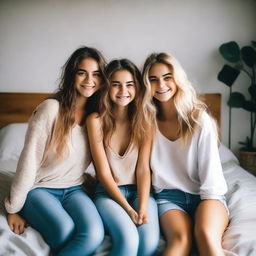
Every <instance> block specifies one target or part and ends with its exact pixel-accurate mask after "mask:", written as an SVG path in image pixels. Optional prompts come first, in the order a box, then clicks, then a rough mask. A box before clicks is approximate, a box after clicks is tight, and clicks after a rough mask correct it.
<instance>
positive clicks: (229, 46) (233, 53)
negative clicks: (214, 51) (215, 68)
mask: <svg viewBox="0 0 256 256" xmlns="http://www.w3.org/2000/svg"><path fill="white" fill-rule="evenodd" d="M219 51H220V54H221V55H222V57H223V58H224V59H225V60H227V61H229V62H238V61H239V60H240V49H239V45H238V44H237V43H236V42H235V41H231V42H228V43H225V44H222V45H221V46H220V47H219Z"/></svg>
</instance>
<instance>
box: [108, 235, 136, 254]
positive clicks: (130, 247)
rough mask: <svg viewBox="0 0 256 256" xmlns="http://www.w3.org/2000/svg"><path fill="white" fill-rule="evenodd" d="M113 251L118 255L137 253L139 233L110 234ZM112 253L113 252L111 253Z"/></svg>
mask: <svg viewBox="0 0 256 256" xmlns="http://www.w3.org/2000/svg"><path fill="white" fill-rule="evenodd" d="M112 244H113V251H114V252H117V253H119V252H120V255H137V253H138V249H139V235H138V233H137V232H133V233H130V232H127V233H126V234H116V236H114V237H113V236H112ZM113 255H114V254H113Z"/></svg>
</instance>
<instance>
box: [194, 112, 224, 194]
mask: <svg viewBox="0 0 256 256" xmlns="http://www.w3.org/2000/svg"><path fill="white" fill-rule="evenodd" d="M202 118H203V119H202V125H203V127H202V128H201V131H200V134H199V139H198V170H199V179H200V183H201V185H200V196H201V199H220V198H222V197H223V195H224V194H225V193H226V191H227V185H226V181H225V178H224V175H223V170H222V166H221V162H220V156H219V149H218V141H217V137H216V134H215V131H214V128H213V127H214V126H213V120H211V117H210V116H208V114H204V115H203V116H202Z"/></svg>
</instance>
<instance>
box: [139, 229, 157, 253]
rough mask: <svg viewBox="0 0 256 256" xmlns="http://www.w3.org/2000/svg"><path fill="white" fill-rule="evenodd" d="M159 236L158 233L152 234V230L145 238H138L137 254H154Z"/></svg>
mask: <svg viewBox="0 0 256 256" xmlns="http://www.w3.org/2000/svg"><path fill="white" fill-rule="evenodd" d="M159 238H160V237H159V235H156V234H154V232H152V233H151V234H148V235H147V236H146V237H145V238H142V239H140V244H139V253H138V255H141V256H144V255H145V256H149V255H154V253H155V252H156V250H157V247H158V244H159Z"/></svg>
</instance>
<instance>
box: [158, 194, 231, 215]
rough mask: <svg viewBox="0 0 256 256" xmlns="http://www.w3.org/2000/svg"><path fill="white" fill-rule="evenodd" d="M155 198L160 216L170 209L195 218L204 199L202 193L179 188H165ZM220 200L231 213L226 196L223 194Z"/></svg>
mask: <svg viewBox="0 0 256 256" xmlns="http://www.w3.org/2000/svg"><path fill="white" fill-rule="evenodd" d="M155 198H156V202H157V206H158V214H159V216H161V215H162V214H164V213H165V212H166V211H168V210H180V211H183V212H185V213H187V214H188V215H189V216H191V217H192V218H194V216H195V212H196V209H197V207H198V205H199V203H200V202H201V201H202V200H201V198H200V195H194V194H190V193H186V192H183V191H181V190H178V189H163V190H162V191H161V192H159V193H156V194H155ZM218 200H219V201H220V202H221V203H222V204H223V205H224V207H225V209H226V210H227V212H228V214H229V211H228V208H227V204H226V200H225V197H224V196H223V198H221V199H218Z"/></svg>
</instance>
